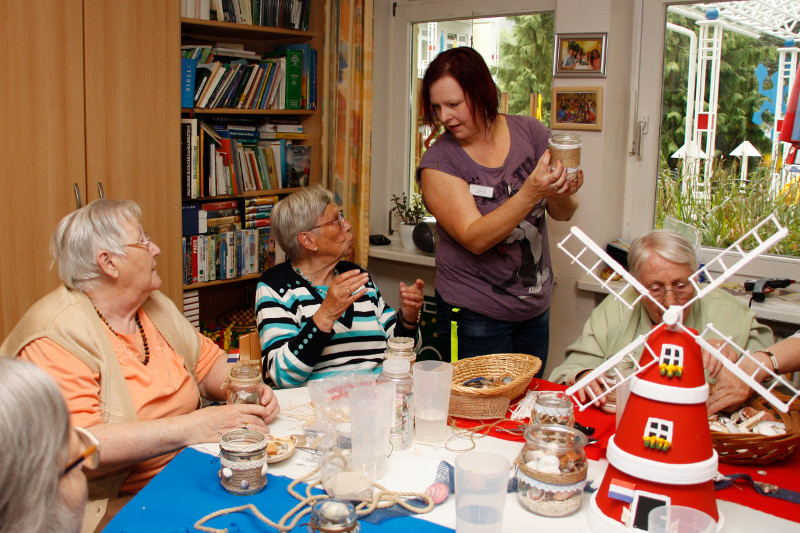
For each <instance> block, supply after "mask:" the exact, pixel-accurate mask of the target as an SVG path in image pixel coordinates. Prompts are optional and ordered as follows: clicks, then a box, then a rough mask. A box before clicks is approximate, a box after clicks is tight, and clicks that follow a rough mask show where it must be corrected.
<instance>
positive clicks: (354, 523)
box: [308, 498, 361, 533]
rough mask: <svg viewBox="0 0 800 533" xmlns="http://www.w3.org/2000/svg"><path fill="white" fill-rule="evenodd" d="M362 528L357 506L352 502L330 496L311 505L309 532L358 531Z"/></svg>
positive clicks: (354, 532)
mask: <svg viewBox="0 0 800 533" xmlns="http://www.w3.org/2000/svg"><path fill="white" fill-rule="evenodd" d="M360 530H361V526H360V525H359V523H358V516H357V515H356V508H355V507H353V504H352V503H350V502H346V501H344V500H337V499H335V498H330V499H327V500H320V501H318V502H317V503H315V504H314V505H313V507H311V518H310V519H309V521H308V533H317V532H321V531H324V532H326V533H328V532H331V533H332V532H337V533H338V532H340V531H341V532H342V533H344V532H350V533H358V532H359V531H360Z"/></svg>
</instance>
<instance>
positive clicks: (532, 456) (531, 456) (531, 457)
mask: <svg viewBox="0 0 800 533" xmlns="http://www.w3.org/2000/svg"><path fill="white" fill-rule="evenodd" d="M546 455H547V454H546V453H545V451H544V450H526V451H525V455H524V457H523V459H524V460H525V464H526V465H528V466H529V467H531V468H533V469H534V470H535V469H536V463H538V462H539V459H541V458H542V457H544V456H546Z"/></svg>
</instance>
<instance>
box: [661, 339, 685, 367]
mask: <svg viewBox="0 0 800 533" xmlns="http://www.w3.org/2000/svg"><path fill="white" fill-rule="evenodd" d="M658 363H659V365H674V366H683V346H677V345H674V344H664V345H662V346H661V357H660V358H659V361H658Z"/></svg>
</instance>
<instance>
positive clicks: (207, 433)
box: [0, 200, 278, 515]
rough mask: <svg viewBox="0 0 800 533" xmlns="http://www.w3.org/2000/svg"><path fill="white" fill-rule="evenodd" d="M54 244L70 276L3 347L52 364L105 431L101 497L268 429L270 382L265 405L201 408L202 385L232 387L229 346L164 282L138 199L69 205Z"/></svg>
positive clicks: (78, 420)
mask: <svg viewBox="0 0 800 533" xmlns="http://www.w3.org/2000/svg"><path fill="white" fill-rule="evenodd" d="M51 251H52V252H53V256H54V257H55V260H56V261H57V262H58V267H59V275H60V277H61V280H62V281H63V283H64V285H62V286H60V287H59V288H57V289H56V290H54V291H53V292H51V293H50V294H48V295H46V296H45V297H44V298H42V299H41V300H39V301H38V302H36V303H35V304H34V305H33V306H32V307H31V308H30V309H29V310H28V311H27V312H26V313H25V315H24V316H23V317H22V319H21V320H20V322H19V323H18V324H17V325H16V327H15V328H14V330H13V331H12V332H11V334H10V335H9V337H8V338H7V339H6V340H5V342H4V343H3V344H2V346H0V356H5V357H15V356H16V357H19V358H20V359H25V360H28V361H31V362H33V363H34V364H36V365H37V366H39V367H42V368H44V369H45V370H46V371H47V372H48V373H49V374H50V375H51V376H53V378H55V380H56V382H57V383H58V384H59V386H60V387H61V390H62V392H63V394H64V397H65V399H66V402H67V407H68V408H69V411H70V413H71V416H72V423H73V424H74V425H75V426H78V427H84V428H89V429H90V431H91V433H92V434H93V435H94V436H95V437H96V438H97V439H98V440H99V441H100V443H101V445H102V447H103V456H102V460H101V463H100V466H99V469H98V472H97V473H96V474H95V475H94V476H92V477H93V478H94V479H92V480H91V481H90V489H91V493H90V497H91V498H93V499H95V498H96V499H98V500H100V499H102V498H109V497H115V496H117V495H118V494H126V493H127V494H130V493H136V492H137V491H138V490H139V489H141V488H142V487H143V486H144V485H145V484H146V483H147V482H148V481H149V480H150V479H151V478H152V477H153V476H154V475H155V474H156V473H158V472H159V471H160V470H161V468H163V467H164V465H165V464H166V463H167V462H168V461H169V460H170V459H171V458H172V457H173V456H174V455H175V453H177V451H179V450H181V449H182V448H184V447H185V446H189V445H192V444H199V443H203V442H218V441H219V437H220V435H221V434H222V433H224V432H226V431H229V430H232V429H236V428H241V427H250V428H252V429H255V430H258V431H261V432H264V433H266V432H267V431H268V430H267V426H266V424H267V422H269V421H270V420H272V419H273V418H274V417H275V416H276V415H277V413H278V403H277V400H276V399H275V397H274V395H273V393H272V390H271V389H270V388H269V387H267V386H266V385H264V386H263V387H262V389H261V393H260V400H261V401H260V404H259V405H226V406H220V407H208V408H205V409H199V407H200V397H201V395H202V396H204V397H206V398H209V399H212V400H221V399H224V398H225V389H224V381H225V379H226V377H227V373H228V368H229V365H228V363H227V354H226V353H225V352H224V351H223V350H221V349H220V348H219V347H218V346H217V345H216V344H214V343H213V342H212V341H211V340H210V339H208V338H206V337H204V336H202V335H201V334H200V333H199V332H198V331H197V330H196V329H195V328H194V327H192V325H191V324H190V323H189V322H188V321H187V320H186V318H184V316H183V315H182V314H181V312H180V311H178V309H177V308H176V307H175V305H174V304H173V303H172V301H171V300H169V299H168V298H167V297H166V296H165V295H163V294H162V293H161V292H159V290H158V289H159V288H160V287H161V278H160V277H159V275H158V272H157V271H156V257H157V256H158V254H159V253H160V249H159V248H158V246H157V245H156V244H155V243H154V242H152V241H151V240H150V236H149V235H148V234H147V233H146V232H145V231H144V228H143V227H142V223H141V210H140V208H139V206H138V205H136V204H135V203H133V202H130V201H112V200H96V201H94V202H92V203H90V204H89V205H87V206H85V207H83V208H81V209H78V210H77V211H74V212H72V213H70V214H69V215H67V216H65V217H64V218H63V219H62V220H61V222H60V223H59V224H58V227H57V228H56V230H55V232H54V234H53V237H52V240H51ZM100 514H101V515H102V513H100Z"/></svg>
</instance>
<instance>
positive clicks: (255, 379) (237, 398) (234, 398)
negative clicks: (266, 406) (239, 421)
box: [227, 363, 261, 404]
mask: <svg viewBox="0 0 800 533" xmlns="http://www.w3.org/2000/svg"><path fill="white" fill-rule="evenodd" d="M227 386H228V403H229V404H241V403H247V404H258V401H259V396H258V393H259V389H260V388H261V374H260V373H259V370H258V365H257V364H252V363H236V364H235V365H233V366H232V367H231V369H230V370H229V371H228V379H227Z"/></svg>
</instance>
